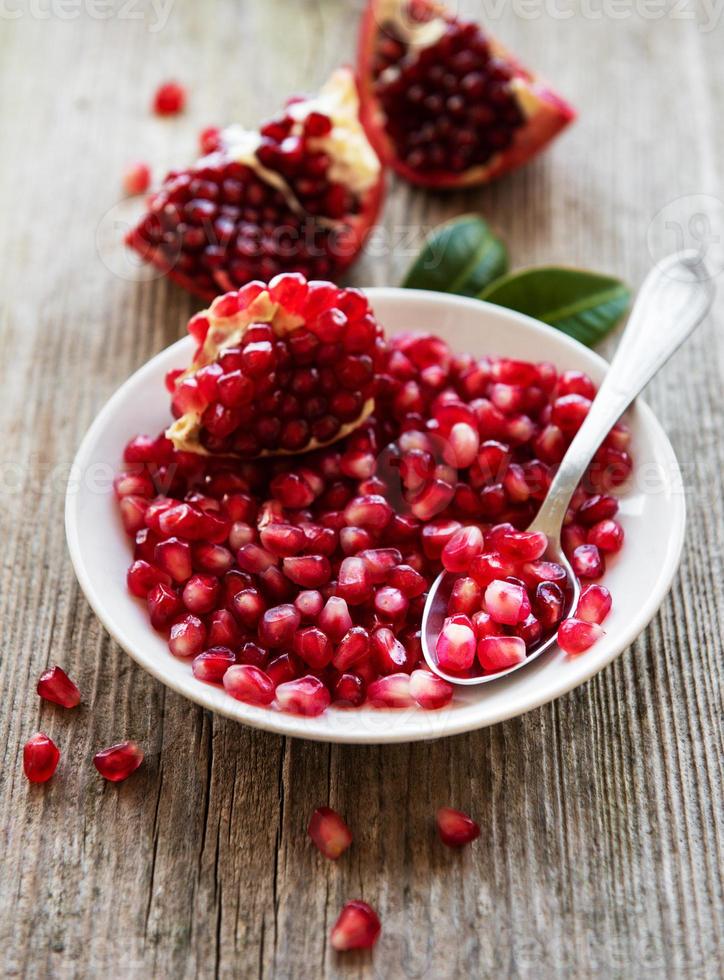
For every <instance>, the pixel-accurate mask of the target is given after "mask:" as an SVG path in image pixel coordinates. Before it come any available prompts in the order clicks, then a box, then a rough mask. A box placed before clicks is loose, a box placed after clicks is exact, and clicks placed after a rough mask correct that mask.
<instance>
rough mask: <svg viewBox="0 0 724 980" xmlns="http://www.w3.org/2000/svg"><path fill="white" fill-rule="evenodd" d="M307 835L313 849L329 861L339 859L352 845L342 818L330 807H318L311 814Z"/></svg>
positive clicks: (350, 836)
mask: <svg viewBox="0 0 724 980" xmlns="http://www.w3.org/2000/svg"><path fill="white" fill-rule="evenodd" d="M307 833H308V834H309V836H310V837H311V839H312V842H313V843H314V845H315V847H317V848H318V850H320V851H321V852H322V854H323V855H324V856H325V857H326V858H329V859H330V861H336V860H337V858H339V857H341V856H342V855H343V854H344V852H345V851H346V850H347V848H348V847H349V846H350V844H351V843H352V833H351V831H350V829H349V827H348V826H347V824H346V823H345V822H344V820H343V819H342V817H340V815H339V814H338V813H337V812H336V811H335V810H332V809H331V807H328V806H320V807H317V809H316V810H315V811H314V813H313V814H312V819H311V820H310V821H309V826H308V827H307Z"/></svg>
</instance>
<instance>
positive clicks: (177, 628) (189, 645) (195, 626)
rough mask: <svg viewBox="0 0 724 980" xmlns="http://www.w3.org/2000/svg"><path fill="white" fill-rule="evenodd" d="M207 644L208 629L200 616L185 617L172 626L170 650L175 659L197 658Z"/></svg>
mask: <svg viewBox="0 0 724 980" xmlns="http://www.w3.org/2000/svg"><path fill="white" fill-rule="evenodd" d="M205 643H206V627H205V626H204V624H203V622H202V621H201V620H200V619H199V618H198V616H192V615H188V616H184V617H183V618H182V619H179V620H177V621H176V622H175V623H174V624H173V625H172V626H171V631H170V633H169V638H168V648H169V650H170V651H171V653H172V654H173V655H174V657H183V658H186V657H195V656H196V655H197V654H198V653H200V652H201V651H202V650H203V648H204V644H205Z"/></svg>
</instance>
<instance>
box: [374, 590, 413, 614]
mask: <svg viewBox="0 0 724 980" xmlns="http://www.w3.org/2000/svg"><path fill="white" fill-rule="evenodd" d="M409 605H410V603H409V600H408V599H407V597H406V596H404V595H403V594H402V592H400V590H399V589H395V588H393V587H392V586H389V585H388V586H383V587H382V588H379V589H377V591H376V592H375V598H374V607H375V612H376V613H377V615H378V616H379V617H380V619H382V620H385V621H386V622H399V621H401V620H402V619H404V618H405V616H406V615H407V610H408V608H409Z"/></svg>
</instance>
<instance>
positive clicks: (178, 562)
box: [154, 538, 193, 582]
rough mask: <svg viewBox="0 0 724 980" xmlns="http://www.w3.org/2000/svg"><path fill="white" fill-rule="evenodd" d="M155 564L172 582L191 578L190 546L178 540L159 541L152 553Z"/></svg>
mask: <svg viewBox="0 0 724 980" xmlns="http://www.w3.org/2000/svg"><path fill="white" fill-rule="evenodd" d="M154 561H155V564H156V565H157V566H158V567H159V568H162V569H163V570H164V571H165V572H168V574H169V575H170V576H171V578H172V579H173V580H174V582H185V581H186V580H187V579H189V578H191V574H192V571H193V569H192V567H191V546H190V545H189V544H188V543H187V542H186V541H181V540H180V539H179V538H168V539H167V540H166V541H159V543H158V544H157V545H156V548H155V551H154Z"/></svg>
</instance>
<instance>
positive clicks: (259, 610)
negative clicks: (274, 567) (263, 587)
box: [231, 589, 266, 630]
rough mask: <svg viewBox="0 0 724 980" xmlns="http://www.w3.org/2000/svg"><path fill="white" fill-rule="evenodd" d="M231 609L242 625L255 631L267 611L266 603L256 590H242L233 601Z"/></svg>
mask: <svg viewBox="0 0 724 980" xmlns="http://www.w3.org/2000/svg"><path fill="white" fill-rule="evenodd" d="M231 608H232V611H233V613H234V615H235V616H236V617H237V619H238V620H239V622H240V623H241V625H242V626H243V627H244V628H245V629H248V630H253V629H255V628H256V625H257V623H258V622H259V620H260V619H261V617H262V616H263V615H264V613H265V611H266V603H265V602H264V600H263V599H262V597H261V596H260V595H259V593H258V592H257V590H256V589H242V590H241V591H240V592H237V593H236V595H235V596H234V597H233V599H232V600H231Z"/></svg>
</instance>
